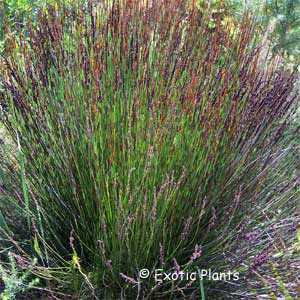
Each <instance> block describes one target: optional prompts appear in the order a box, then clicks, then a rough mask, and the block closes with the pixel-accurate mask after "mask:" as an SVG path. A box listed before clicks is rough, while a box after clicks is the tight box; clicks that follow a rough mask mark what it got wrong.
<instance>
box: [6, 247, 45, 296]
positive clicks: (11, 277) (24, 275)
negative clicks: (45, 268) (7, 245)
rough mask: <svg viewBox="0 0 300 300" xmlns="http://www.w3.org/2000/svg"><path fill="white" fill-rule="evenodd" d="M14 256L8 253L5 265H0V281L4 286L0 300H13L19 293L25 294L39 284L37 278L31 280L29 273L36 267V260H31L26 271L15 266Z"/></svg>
mask: <svg viewBox="0 0 300 300" xmlns="http://www.w3.org/2000/svg"><path fill="white" fill-rule="evenodd" d="M16 257H18V256H16V255H15V254H13V253H11V252H9V253H8V260H9V262H8V263H7V264H5V265H4V264H3V263H2V264H0V280H1V281H2V284H3V285H4V290H3V291H2V293H1V294H0V299H2V300H14V299H17V296H18V295H20V294H21V293H24V292H27V291H29V290H30V289H32V288H33V287H35V286H36V285H38V284H39V278H33V279H31V277H32V274H31V271H32V268H33V267H34V266H35V265H36V263H37V260H36V259H33V262H32V263H31V264H29V265H28V264H27V265H26V269H24V268H22V269H20V266H19V265H18V264H17V259H16Z"/></svg>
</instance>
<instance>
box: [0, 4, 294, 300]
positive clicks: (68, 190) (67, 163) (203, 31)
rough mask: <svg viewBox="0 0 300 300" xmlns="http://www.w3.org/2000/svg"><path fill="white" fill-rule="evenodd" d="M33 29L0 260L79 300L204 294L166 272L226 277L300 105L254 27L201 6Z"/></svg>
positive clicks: (56, 21) (12, 126)
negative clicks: (160, 272)
mask: <svg viewBox="0 0 300 300" xmlns="http://www.w3.org/2000/svg"><path fill="white" fill-rule="evenodd" d="M211 18H213V19H214V26H211V22H210V20H211ZM27 30H28V36H27V37H25V36H22V35H20V36H19V37H17V38H11V39H9V40H8V41H7V45H6V47H5V49H6V52H5V54H4V55H3V57H2V58H1V62H0V63H1V77H0V82H1V88H2V89H1V98H2V101H3V100H4V102H5V105H6V106H7V110H5V112H4V116H3V118H2V119H3V123H4V125H5V127H6V129H7V131H8V133H9V135H10V137H11V139H12V140H13V141H14V143H15V146H16V149H15V151H14V152H13V153H12V154H10V155H8V156H9V157H8V158H7V157H4V156H3V157H2V158H3V159H2V161H1V167H2V169H3V170H4V171H5V174H6V176H7V180H8V181H9V184H6V185H5V186H2V187H1V198H2V199H3V200H1V206H2V207H3V206H4V205H6V207H7V206H8V207H10V209H9V210H6V211H3V212H2V213H3V215H4V217H3V224H4V225H3V226H2V227H1V232H2V234H3V236H5V237H6V238H5V240H4V241H3V247H7V248H10V250H11V251H15V252H16V253H17V254H18V255H21V256H23V257H24V259H25V258H26V259H29V258H32V257H37V258H38V259H39V264H38V265H37V266H35V268H34V269H33V273H34V274H35V275H36V276H39V277H41V278H44V279H45V280H47V282H54V283H56V284H57V286H63V287H64V288H65V290H66V291H68V292H71V293H75V294H76V295H77V296H78V297H80V299H84V298H85V297H86V298H89V297H94V298H101V297H107V298H109V297H119V296H120V295H122V296H124V297H125V296H126V297H129V298H130V297H144V298H146V297H148V298H151V297H166V296H171V295H183V294H185V295H187V294H191V293H196V292H197V290H198V286H199V282H198V281H195V282H194V281H192V282H189V281H185V280H182V281H175V282H172V281H165V282H163V283H162V284H159V283H158V282H156V281H155V279H154V275H153V272H154V269H157V268H162V269H164V270H165V271H166V272H174V271H176V270H177V271H178V268H180V270H182V271H185V272H186V271H192V270H196V269H197V268H198V267H199V266H201V268H205V267H206V268H210V267H211V268H214V269H216V270H218V271H224V270H229V269H230V268H231V265H230V263H228V262H227V261H225V260H224V257H223V253H225V252H226V250H227V249H228V250H229V249H232V248H233V247H234V246H235V245H236V239H235V236H236V235H237V234H238V232H239V230H240V228H241V226H242V225H243V224H244V223H245V220H246V217H247V214H248V213H249V212H250V211H251V210H252V208H253V205H260V204H261V205H263V203H264V202H263V201H264V200H262V199H261V198H259V197H257V198H255V195H256V194H257V191H258V190H259V189H260V188H261V187H262V186H263V185H264V182H265V180H266V174H267V172H268V170H269V169H270V167H271V166H272V162H274V160H275V158H276V157H277V152H276V151H277V145H278V142H279V141H280V139H281V137H282V134H283V132H284V129H285V127H286V125H287V122H288V117H289V114H290V113H291V108H292V107H293V106H292V105H293V102H294V101H295V99H296V96H295V95H293V94H292V90H293V83H294V77H293V75H288V74H285V73H282V72H279V71H278V69H277V68H276V64H274V63H272V62H269V63H268V62H264V65H263V66H262V65H261V56H260V49H259V47H256V48H255V47H254V41H253V30H254V24H253V22H252V20H251V18H249V17H247V16H245V17H244V19H243V21H242V23H241V24H237V25H236V27H235V30H234V31H233V30H232V28H231V30H227V28H226V25H224V23H223V22H222V19H221V16H220V15H214V14H213V12H211V11H210V10H207V11H203V10H201V11H200V10H198V9H197V7H196V6H195V5H193V2H192V3H191V2H190V1H176V0H172V1H153V2H152V1H149V2H140V1H112V2H111V1H107V2H105V1H104V3H101V4H97V5H96V4H94V3H93V2H92V1H90V2H88V4H87V5H86V6H84V5H82V6H80V7H79V8H73V9H70V8H64V7H61V6H56V7H49V8H48V9H47V11H46V12H45V13H41V14H40V15H39V18H38V20H37V24H36V25H35V26H33V25H32V26H29V27H28V29H27ZM254 198H255V201H253V199H254ZM12 212H13V213H12ZM20 222H21V224H20ZM20 227H22V230H20ZM11 248H13V250H12V249H11ZM144 268H147V269H149V271H150V276H149V278H147V279H142V278H140V277H139V271H140V270H141V269H144ZM215 284H216V283H215V282H212V281H209V282H205V287H207V288H208V289H209V288H213V287H214V285H215ZM54 286H55V284H54V285H53V284H51V287H52V288H53V289H54ZM109 293H111V294H109ZM212 293H213V292H212ZM117 295H118V296H117Z"/></svg>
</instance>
